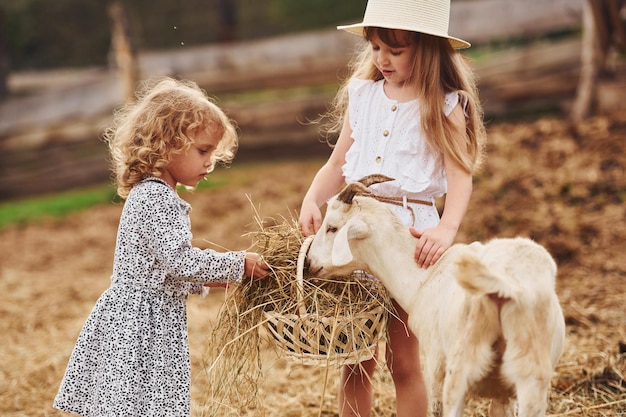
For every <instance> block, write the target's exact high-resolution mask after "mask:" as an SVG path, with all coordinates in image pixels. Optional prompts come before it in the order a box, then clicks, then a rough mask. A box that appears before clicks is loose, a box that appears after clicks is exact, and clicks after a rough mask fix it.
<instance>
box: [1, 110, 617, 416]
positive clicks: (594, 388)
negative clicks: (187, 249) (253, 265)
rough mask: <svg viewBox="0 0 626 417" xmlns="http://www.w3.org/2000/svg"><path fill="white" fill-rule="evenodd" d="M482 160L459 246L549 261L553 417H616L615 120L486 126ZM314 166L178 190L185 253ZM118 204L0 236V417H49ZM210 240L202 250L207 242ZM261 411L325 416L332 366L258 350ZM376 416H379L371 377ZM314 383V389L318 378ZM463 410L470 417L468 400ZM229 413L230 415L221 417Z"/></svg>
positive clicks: (239, 238)
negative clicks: (188, 229)
mask: <svg viewBox="0 0 626 417" xmlns="http://www.w3.org/2000/svg"><path fill="white" fill-rule="evenodd" d="M488 129H489V149H488V159H487V163H486V166H485V168H484V169H483V171H482V172H481V173H480V174H479V175H478V176H477V177H476V181H475V191H474V195H473V197H472V201H471V206H470V209H469V211H468V213H467V216H466V218H465V222H464V225H463V226H462V229H461V231H460V232H459V235H458V240H459V241H473V240H485V239H489V238H491V237H496V236H499V237H503V236H515V235H523V236H529V237H531V238H533V239H536V240H537V241H538V242H540V243H541V244H543V245H545V246H546V247H547V248H548V250H549V251H550V252H551V253H552V254H553V255H554V257H555V258H556V260H557V262H558V264H559V279H558V283H557V292H558V294H559V297H560V300H561V302H562V305H563V309H564V312H565V316H566V321H567V333H568V335H567V347H566V350H565V352H564V354H563V356H562V358H561V361H560V362H559V365H558V367H557V369H556V372H555V375H554V379H553V392H552V394H551V397H550V408H549V412H550V414H551V415H553V416H565V415H568V416H569V415H577V416H619V415H626V380H625V374H626V353H625V351H626V345H625V343H626V303H625V300H626V296H625V289H626V281H625V280H626V263H625V261H624V259H625V258H624V253H625V252H626V243H625V242H626V172H625V171H626V114H621V115H616V116H614V117H596V118H593V119H590V120H588V121H587V122H585V123H583V124H580V125H576V126H572V125H570V124H568V123H567V122H565V121H563V120H559V119H549V118H545V119H539V120H534V121H527V122H517V123H498V124H495V123H494V124H492V125H489V127H488ZM322 163H323V160H321V159H311V160H300V161H293V160H292V161H285V162H276V161H273V162H271V163H263V162H259V163H257V164H241V165H238V164H237V162H236V161H235V163H234V164H233V166H232V167H231V168H230V169H219V170H218V171H216V172H215V173H214V174H213V176H212V178H213V180H215V181H217V182H218V183H220V184H222V185H221V186H220V187H218V188H215V189H210V190H198V191H196V192H194V193H184V194H183V197H184V198H185V199H186V200H188V201H189V202H190V203H191V204H192V206H193V211H192V214H191V218H192V230H193V233H194V237H195V244H196V245H198V246H201V247H213V248H216V249H220V250H221V248H227V249H233V250H234V249H243V248H247V247H249V246H250V244H251V242H250V239H249V237H248V236H246V233H247V232H249V231H251V230H254V227H255V224H254V220H253V216H254V212H253V209H252V205H251V201H252V204H254V206H255V207H256V209H257V210H258V211H259V212H260V214H261V215H262V216H266V217H274V218H277V217H279V216H285V217H292V216H293V215H295V213H296V211H297V209H298V208H299V204H300V201H301V198H302V197H303V195H304V193H305V191H306V188H307V187H308V185H309V183H310V181H311V179H312V177H313V175H314V174H315V172H316V170H317V169H318V168H319V166H320V165H321V164H322ZM120 211H121V205H120V204H111V205H108V206H102V207H96V208H93V209H90V210H88V211H84V212H81V213H79V214H75V215H72V216H71V217H68V218H65V219H60V220H45V219H44V220H41V221H39V222H36V223H33V224H28V225H22V226H15V227H10V228H8V229H5V230H2V231H0V334H2V343H0V415H2V416H7V417H9V416H12V417H16V416H60V415H62V413H59V412H57V411H56V410H53V409H52V408H51V404H52V400H53V397H54V395H55V393H56V390H57V388H58V384H59V382H60V379H61V377H62V375H63V372H64V370H65V366H66V364H67V360H68V357H69V355H70V352H71V349H72V347H73V345H74V342H75V340H76V337H77V335H78V333H79V331H80V329H81V326H82V325H83V323H84V321H85V319H86V317H87V315H88V314H89V311H90V310H91V308H92V307H93V305H94V303H95V301H96V299H97V298H98V296H99V295H100V294H101V293H102V291H104V290H105V289H106V288H107V286H108V285H109V276H110V273H111V267H112V258H113V249H114V246H115V234H116V229H117V223H118V219H119V215H120ZM211 242H214V243H211ZM223 299H224V292H223V291H222V290H216V291H213V292H212V294H211V295H210V296H209V297H208V298H206V299H201V298H200V297H190V299H189V301H188V315H189V336H190V345H191V354H192V381H193V382H192V409H193V412H192V415H194V416H199V415H202V413H203V405H204V404H206V402H207V398H206V392H207V388H206V387H207V385H206V384H207V378H206V375H205V371H204V370H205V364H204V363H203V357H204V356H205V354H206V350H207V349H218V348H219V347H218V346H209V345H208V340H207V336H208V335H209V334H210V332H211V329H212V326H213V325H214V323H215V321H216V317H217V314H218V311H219V308H220V306H221V304H222V301H223ZM263 351H264V352H265V353H264V355H263V367H264V373H265V377H264V378H263V380H262V381H261V382H260V386H259V394H258V395H259V397H260V400H261V402H262V404H263V406H262V409H261V410H258V411H257V412H254V413H252V412H250V413H248V414H247V415H261V414H262V413H264V414H265V415H267V416H294V417H295V416H313V415H324V416H335V415H336V385H337V370H336V369H328V370H325V369H323V368H314V367H313V368H312V367H304V366H301V365H298V364H294V363H292V362H290V361H288V360H286V359H284V358H281V357H279V356H277V355H276V354H275V353H273V350H272V348H271V346H270V345H269V342H264V345H263ZM379 374H380V375H381V376H380V378H379V383H378V384H377V388H376V393H375V403H374V409H375V410H374V411H375V413H376V415H380V416H389V415H392V411H391V410H392V409H393V401H394V399H393V388H392V386H391V385H390V384H389V379H388V378H387V377H386V376H385V372H384V371H383V370H382V368H381V371H380V372H379ZM325 380H326V381H327V382H328V384H327V385H326V386H325V385H324V381H325ZM470 409H471V410H472V411H467V412H466V415H471V416H482V415H484V412H485V411H484V410H485V406H484V404H483V403H482V402H480V401H476V402H471V403H470ZM232 415H237V412H236V411H233V413H232Z"/></svg>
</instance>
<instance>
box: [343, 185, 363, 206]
mask: <svg viewBox="0 0 626 417" xmlns="http://www.w3.org/2000/svg"><path fill="white" fill-rule="evenodd" d="M366 193H369V190H368V189H367V187H366V186H365V185H363V184H361V183H360V182H351V183H350V184H348V185H346V186H345V187H344V188H343V190H341V192H340V193H339V195H338V196H337V200H339V201H341V202H343V203H345V204H352V199H353V198H354V196H355V195H357V194H366Z"/></svg>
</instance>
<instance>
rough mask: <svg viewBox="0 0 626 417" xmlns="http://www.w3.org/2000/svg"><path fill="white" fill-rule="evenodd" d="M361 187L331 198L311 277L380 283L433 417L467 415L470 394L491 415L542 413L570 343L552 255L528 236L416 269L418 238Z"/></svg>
mask: <svg viewBox="0 0 626 417" xmlns="http://www.w3.org/2000/svg"><path fill="white" fill-rule="evenodd" d="M379 179H380V178H378V179H376V180H379ZM364 183H365V184H368V183H371V180H368V181H364ZM364 188H365V185H364V184H361V183H351V184H349V185H348V186H346V188H345V189H344V190H343V191H342V192H341V193H340V194H339V195H338V196H336V197H335V198H332V199H331V200H329V202H328V208H327V210H326V216H325V217H324V220H323V223H322V225H321V228H320V231H319V232H318V233H317V234H316V235H315V238H314V239H313V242H312V243H311V247H310V248H309V252H308V261H309V272H310V273H312V274H313V275H317V276H320V277H330V276H340V275H346V274H347V273H350V272H352V271H353V270H364V271H367V272H369V273H371V274H373V275H374V276H376V277H377V278H378V279H380V280H381V282H382V283H383V285H384V286H385V287H386V288H387V290H388V291H389V293H390V295H391V296H392V297H393V298H394V299H395V301H396V302H397V303H398V304H399V306H400V307H401V308H402V310H403V311H405V312H406V313H407V314H408V326H409V328H410V329H411V331H412V332H413V333H414V334H415V335H416V336H417V338H418V340H419V341H420V351H421V357H422V359H423V361H424V381H425V383H426V387H427V389H428V398H429V400H430V411H431V412H432V413H433V414H434V415H437V416H439V415H441V416H445V417H461V416H462V415H463V407H464V401H465V397H466V395H468V394H471V395H475V396H479V397H485V398H489V399H491V400H492V402H491V407H490V412H489V415H490V416H492V417H513V416H514V415H516V414H515V399H517V403H518V407H517V408H518V412H517V415H518V416H519V417H543V416H544V415H545V412H546V408H547V398H548V392H549V389H550V384H551V378H552V373H553V371H554V368H555V366H556V363H557V361H558V359H559V357H560V355H561V353H562V352H563V347H564V343H565V320H564V317H563V312H562V310H561V307H560V304H559V301H558V298H557V295H556V292H555V282H556V271H557V269H556V264H555V262H554V260H553V259H552V257H551V256H550V254H549V253H548V252H547V251H546V250H545V249H544V248H543V247H542V246H541V245H539V244H537V243H535V242H533V241H532V240H530V239H526V238H521V237H518V238H513V239H493V240H491V241H489V242H487V243H485V244H482V243H479V242H475V243H472V244H470V245H465V244H456V245H453V246H452V247H451V248H450V249H448V250H447V251H446V253H445V254H444V256H443V257H441V258H440V259H439V261H438V262H437V263H436V264H435V265H434V266H432V267H430V268H428V269H423V268H419V267H418V266H417V264H416V263H415V261H414V259H413V251H414V248H415V245H416V244H417V239H416V238H415V237H414V236H412V235H411V234H410V233H409V231H408V229H407V227H406V226H405V225H404V224H402V223H401V222H400V221H399V219H398V218H397V216H395V215H394V214H393V213H392V212H391V210H390V208H389V206H388V205H386V204H381V202H380V201H377V199H376V198H372V196H371V195H370V193H368V192H367V190H365V191H364ZM415 355H419V353H417V352H415ZM416 401H417V400H416Z"/></svg>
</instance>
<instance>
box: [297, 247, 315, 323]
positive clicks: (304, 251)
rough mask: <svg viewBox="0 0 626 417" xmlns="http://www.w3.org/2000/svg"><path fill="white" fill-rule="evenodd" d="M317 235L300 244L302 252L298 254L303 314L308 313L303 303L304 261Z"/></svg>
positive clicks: (299, 306)
mask: <svg viewBox="0 0 626 417" xmlns="http://www.w3.org/2000/svg"><path fill="white" fill-rule="evenodd" d="M314 237H315V235H311V236H308V237H307V238H306V239H304V241H303V242H302V246H300V254H299V255H298V263H297V264H296V283H297V285H298V289H297V294H298V309H299V310H300V315H301V316H303V315H305V314H306V306H305V305H304V303H303V298H304V261H305V260H306V255H307V253H308V252H309V247H310V246H311V243H312V242H313V238H314Z"/></svg>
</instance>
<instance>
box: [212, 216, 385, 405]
mask: <svg viewBox="0 0 626 417" xmlns="http://www.w3.org/2000/svg"><path fill="white" fill-rule="evenodd" d="M255 220H256V223H257V226H258V230H257V231H255V232H252V233H250V235H251V236H252V238H253V242H254V247H253V250H255V251H257V252H258V253H260V254H261V255H263V257H264V259H265V261H266V262H267V263H268V264H269V265H270V267H271V274H270V276H269V277H267V278H266V279H263V280H256V281H250V280H248V281H246V282H244V283H243V284H241V285H237V286H232V287H231V288H229V289H228V290H227V293H226V298H225V303H224V305H223V306H222V309H221V310H220V313H219V315H218V321H217V323H216V325H215V328H214V330H213V332H212V333H211V335H210V343H209V349H210V350H209V352H208V354H207V355H206V356H207V363H206V367H207V371H208V377H209V380H210V391H211V392H209V393H208V398H209V403H208V404H207V405H206V406H205V407H204V408H203V411H204V415H220V416H223V415H243V414H246V413H250V412H253V411H254V410H259V408H260V407H261V405H260V403H259V402H258V399H257V395H256V394H257V389H258V387H257V386H258V381H259V378H260V377H261V359H260V350H261V345H262V342H264V341H269V342H268V343H270V344H271V345H272V346H273V347H274V348H275V349H276V351H277V353H278V354H279V355H281V356H287V357H289V358H291V359H294V360H296V361H298V362H299V363H301V364H305V365H319V366H339V365H343V364H348V363H351V364H353V363H358V362H360V361H362V360H365V359H369V358H371V357H372V355H373V354H374V350H375V347H376V346H377V344H378V341H379V339H380V338H381V337H385V336H386V317H387V314H388V313H389V312H391V311H392V308H393V307H392V304H391V300H390V298H389V296H388V294H387V292H386V290H385V289H384V287H383V286H382V285H381V284H380V282H379V281H377V280H375V279H371V278H370V277H369V276H367V275H365V274H363V273H358V272H355V273H353V274H352V275H350V276H344V277H333V278H332V279H318V278H314V277H311V276H309V274H308V271H307V270H306V268H305V267H304V265H303V261H304V255H305V254H306V248H307V246H306V245H303V244H305V243H308V242H310V240H305V239H304V238H303V237H302V235H301V233H300V229H299V227H298V226H297V223H296V221H295V220H294V219H291V220H288V219H282V221H276V220H274V219H265V220H263V219H261V218H260V217H259V216H258V213H256V217H255ZM298 261H300V268H299V267H298V266H299V265H298V263H299V262H298ZM298 272H300V278H301V279H300V280H299V279H298V275H299V274H298Z"/></svg>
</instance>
